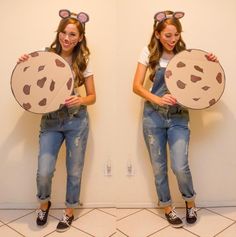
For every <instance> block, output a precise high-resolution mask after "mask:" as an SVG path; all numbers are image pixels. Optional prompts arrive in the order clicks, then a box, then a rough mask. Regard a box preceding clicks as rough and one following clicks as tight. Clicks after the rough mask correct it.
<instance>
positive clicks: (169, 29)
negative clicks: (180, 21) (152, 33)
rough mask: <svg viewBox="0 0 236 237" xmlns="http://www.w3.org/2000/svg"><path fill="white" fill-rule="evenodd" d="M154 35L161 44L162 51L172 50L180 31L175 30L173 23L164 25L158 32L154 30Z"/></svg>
mask: <svg viewBox="0 0 236 237" xmlns="http://www.w3.org/2000/svg"><path fill="white" fill-rule="evenodd" d="M156 37H157V38H158V39H159V40H160V42H161V44H162V45H163V48H164V51H166V52H172V51H173V49H174V47H175V45H176V44H177V42H178V41H179V39H180V33H179V32H178V31H177V29H176V27H175V26H174V25H166V27H165V28H164V29H163V30H162V31H161V32H160V33H158V32H157V31H156Z"/></svg>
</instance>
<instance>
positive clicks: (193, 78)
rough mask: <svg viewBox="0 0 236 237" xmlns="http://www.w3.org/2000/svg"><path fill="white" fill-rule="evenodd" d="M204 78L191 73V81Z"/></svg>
mask: <svg viewBox="0 0 236 237" xmlns="http://www.w3.org/2000/svg"><path fill="white" fill-rule="evenodd" d="M201 80H202V78H201V77H198V76H194V75H191V81H192V82H194V83H195V82H197V81H201Z"/></svg>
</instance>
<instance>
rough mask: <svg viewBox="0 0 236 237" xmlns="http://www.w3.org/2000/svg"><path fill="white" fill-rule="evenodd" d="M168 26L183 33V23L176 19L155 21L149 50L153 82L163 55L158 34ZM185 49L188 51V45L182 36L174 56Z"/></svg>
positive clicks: (170, 13) (168, 13) (167, 12)
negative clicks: (172, 26)
mask: <svg viewBox="0 0 236 237" xmlns="http://www.w3.org/2000/svg"><path fill="white" fill-rule="evenodd" d="M165 13H166V15H172V14H173V12H172V11H165ZM167 25H174V26H175V27H176V29H177V31H178V32H179V33H181V32H182V26H181V23H180V21H179V20H178V19H176V18H175V17H170V18H166V19H164V20H163V21H161V22H157V21H154V25H153V33H152V36H151V40H150V43H149V44H148V49H149V52H150V56H149V69H150V75H149V79H150V80H151V81H153V78H154V76H155V73H156V69H157V68H158V66H159V61H160V58H161V56H162V53H163V46H162V44H161V42H160V41H159V39H157V37H156V32H158V33H159V34H160V33H161V31H162V30H164V29H165V27H166V26H167ZM184 49H186V45H185V43H184V41H183V39H182V37H181V35H180V39H179V41H178V42H177V44H176V45H175V48H174V50H173V52H174V54H176V53H178V52H180V51H183V50H184Z"/></svg>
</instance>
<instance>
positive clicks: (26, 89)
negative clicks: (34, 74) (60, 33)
mask: <svg viewBox="0 0 236 237" xmlns="http://www.w3.org/2000/svg"><path fill="white" fill-rule="evenodd" d="M23 92H24V94H25V95H29V94H30V85H25V86H24V87H23Z"/></svg>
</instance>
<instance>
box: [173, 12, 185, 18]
mask: <svg viewBox="0 0 236 237" xmlns="http://www.w3.org/2000/svg"><path fill="white" fill-rule="evenodd" d="M183 16H184V12H175V13H174V14H173V17H174V18H176V19H180V18H182V17H183Z"/></svg>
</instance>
